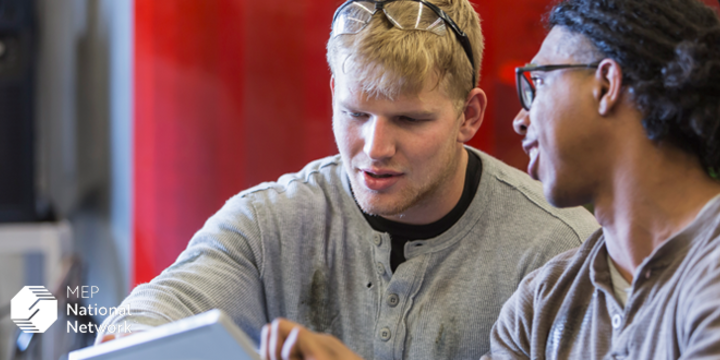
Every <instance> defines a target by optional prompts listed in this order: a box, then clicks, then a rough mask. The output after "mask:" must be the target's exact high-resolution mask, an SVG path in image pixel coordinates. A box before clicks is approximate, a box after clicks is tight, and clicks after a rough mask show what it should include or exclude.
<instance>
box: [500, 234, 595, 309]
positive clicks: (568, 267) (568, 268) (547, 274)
mask: <svg viewBox="0 0 720 360" xmlns="http://www.w3.org/2000/svg"><path fill="white" fill-rule="evenodd" d="M602 246H604V240H602V231H597V232H595V233H594V234H593V235H591V236H590V237H589V238H588V239H587V241H585V242H584V243H583V244H582V245H581V246H580V247H579V248H575V249H571V250H568V251H565V252H563V253H560V254H558V255H556V256H554V257H553V258H552V259H550V260H549V261H548V262H547V263H545V264H544V265H543V266H541V267H539V268H537V269H535V270H534V271H532V272H531V273H529V274H528V275H527V276H526V277H525V278H524V279H523V281H522V282H521V284H520V286H519V287H518V290H517V291H516V294H515V295H514V297H519V299H517V300H520V299H523V300H520V301H523V302H529V303H534V304H535V305H536V306H538V305H542V304H544V303H546V302H547V300H548V299H554V300H556V301H560V302H563V301H564V300H565V299H564V296H566V294H567V292H568V289H570V288H571V287H572V286H575V285H576V284H577V283H578V278H579V277H586V276H589V275H588V274H589V271H590V270H589V269H590V262H591V261H592V259H593V258H594V256H593V254H594V253H596V252H597V251H598V249H599V248H600V247H602ZM586 280H587V281H590V280H589V278H587V279H586ZM536 310H540V309H536Z"/></svg>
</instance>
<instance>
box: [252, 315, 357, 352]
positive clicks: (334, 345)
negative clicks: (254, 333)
mask: <svg viewBox="0 0 720 360" xmlns="http://www.w3.org/2000/svg"><path fill="white" fill-rule="evenodd" d="M260 356H262V358H263V359H266V360H333V359H341V360H346V359H347V360H362V358H360V357H359V356H358V355H357V354H355V353H354V352H352V351H351V350H350V349H348V348H347V347H346V346H345V345H343V343H342V342H340V340H338V339H337V338H335V337H334V336H332V335H327V334H318V333H314V332H312V331H310V330H308V329H306V328H304V327H302V325H300V324H296V323H294V322H292V321H289V320H285V319H275V321H273V322H272V323H271V324H268V325H265V326H263V328H262V333H261V335H260Z"/></svg>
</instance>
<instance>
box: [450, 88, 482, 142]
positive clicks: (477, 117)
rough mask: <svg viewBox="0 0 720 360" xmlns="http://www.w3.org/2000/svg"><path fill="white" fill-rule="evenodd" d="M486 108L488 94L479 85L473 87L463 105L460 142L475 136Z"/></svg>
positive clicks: (459, 133) (459, 134)
mask: <svg viewBox="0 0 720 360" xmlns="http://www.w3.org/2000/svg"><path fill="white" fill-rule="evenodd" d="M486 108H487V96H486V95H485V92H484V91H483V90H482V89H480V88H477V87H476V88H474V89H472V90H471V91H470V93H469V94H468V97H467V100H466V101H465V106H464V107H463V114H462V119H463V123H462V124H460V131H459V132H458V138H457V140H458V142H461V143H466V142H468V141H470V139H472V138H473V136H475V133H477V131H478V129H480V125H482V121H483V117H484V116H485V109H486Z"/></svg>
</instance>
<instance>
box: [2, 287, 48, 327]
mask: <svg viewBox="0 0 720 360" xmlns="http://www.w3.org/2000/svg"><path fill="white" fill-rule="evenodd" d="M57 306H58V305H57V300H56V299H55V297H54V296H53V295H52V293H50V291H48V289H46V288H45V287H43V286H26V287H24V288H22V290H20V292H19V293H17V295H15V297H14V298H12V300H11V301H10V317H11V318H12V321H14V322H15V324H17V326H18V327H19V328H20V330H22V331H23V332H25V333H44V332H45V330H47V329H48V328H49V327H50V325H52V324H53V323H54V322H55V320H57V317H58V307H57Z"/></svg>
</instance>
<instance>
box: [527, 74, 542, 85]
mask: <svg viewBox="0 0 720 360" xmlns="http://www.w3.org/2000/svg"><path fill="white" fill-rule="evenodd" d="M530 80H532V82H533V85H535V86H538V84H542V78H539V77H537V76H533V77H531V78H530Z"/></svg>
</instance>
